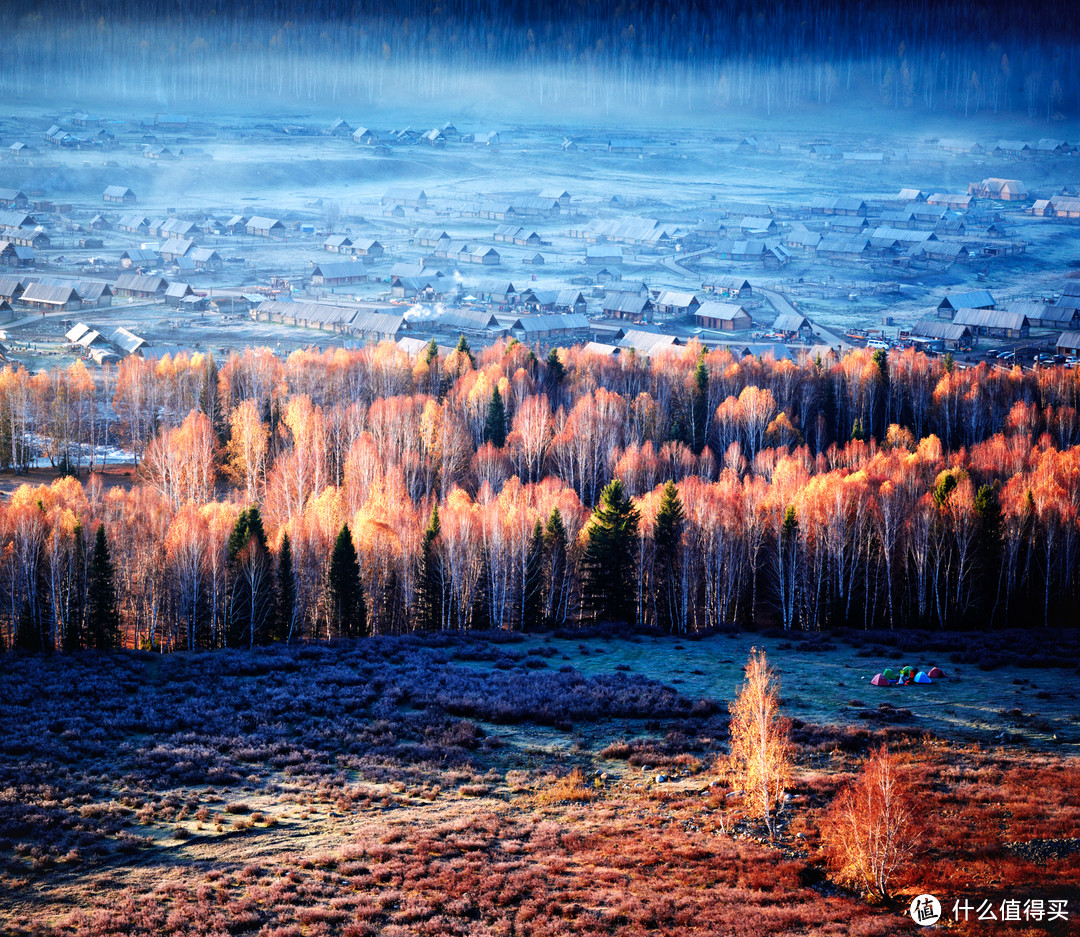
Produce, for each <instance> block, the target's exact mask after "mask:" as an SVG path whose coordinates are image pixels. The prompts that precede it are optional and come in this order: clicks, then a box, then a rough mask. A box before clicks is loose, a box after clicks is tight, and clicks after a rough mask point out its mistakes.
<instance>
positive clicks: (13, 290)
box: [0, 276, 26, 303]
mask: <svg viewBox="0 0 1080 937" xmlns="http://www.w3.org/2000/svg"><path fill="white" fill-rule="evenodd" d="M25 288H26V283H25V282H24V281H23V280H22V278H21V277H14V276H0V302H5V303H17V302H18V301H19V298H20V297H21V296H22V294H23V290H24V289H25Z"/></svg>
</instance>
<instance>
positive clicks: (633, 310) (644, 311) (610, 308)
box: [601, 292, 654, 322]
mask: <svg viewBox="0 0 1080 937" xmlns="http://www.w3.org/2000/svg"><path fill="white" fill-rule="evenodd" d="M601 309H602V312H603V314H604V315H605V316H607V317H608V318H610V319H629V320H631V321H633V322H651V321H652V316H653V309H654V307H653V303H652V300H651V299H649V298H648V297H647V296H642V295H640V294H639V293H623V292H612V293H607V294H605V296H604V300H603V304H602V306H601Z"/></svg>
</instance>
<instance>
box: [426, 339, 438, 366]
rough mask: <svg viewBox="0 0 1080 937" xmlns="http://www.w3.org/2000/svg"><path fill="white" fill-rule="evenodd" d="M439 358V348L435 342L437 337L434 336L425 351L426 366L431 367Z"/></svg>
mask: <svg viewBox="0 0 1080 937" xmlns="http://www.w3.org/2000/svg"><path fill="white" fill-rule="evenodd" d="M438 357H439V346H438V344H437V343H436V341H435V337H434V336H432V338H431V341H430V342H428V344H427V348H426V349H425V351H424V364H426V365H430V364H431V362H432V361H434V360H435V359H436V358H438Z"/></svg>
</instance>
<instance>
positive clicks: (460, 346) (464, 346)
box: [454, 335, 476, 368]
mask: <svg viewBox="0 0 1080 937" xmlns="http://www.w3.org/2000/svg"><path fill="white" fill-rule="evenodd" d="M454 351H460V352H461V353H462V354H463V355H465V357H466V358H468V359H469V365H470V366H471V367H474V368H475V367H476V356H475V355H474V354H473V353H472V349H471V348H470V347H469V342H468V339H466V338H465V336H464V335H460V336H459V337H458V343H457V345H456V346H455V348H454Z"/></svg>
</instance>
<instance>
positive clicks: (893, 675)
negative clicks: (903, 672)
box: [881, 667, 900, 681]
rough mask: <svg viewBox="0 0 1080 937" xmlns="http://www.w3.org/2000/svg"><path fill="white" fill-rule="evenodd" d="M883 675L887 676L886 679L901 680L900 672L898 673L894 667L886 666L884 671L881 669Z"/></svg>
mask: <svg viewBox="0 0 1080 937" xmlns="http://www.w3.org/2000/svg"><path fill="white" fill-rule="evenodd" d="M881 675H882V676H883V677H884V678H885V679H886V680H893V681H895V680H899V679H900V674H898V673H897V672H896V671H895V670H893V669H892V667H886V668H885V669H884V670H883V671H881Z"/></svg>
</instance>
